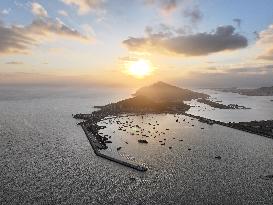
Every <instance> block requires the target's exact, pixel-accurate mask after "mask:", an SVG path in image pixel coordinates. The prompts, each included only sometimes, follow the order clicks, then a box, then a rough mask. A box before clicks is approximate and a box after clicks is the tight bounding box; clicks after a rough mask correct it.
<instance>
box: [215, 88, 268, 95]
mask: <svg viewBox="0 0 273 205" xmlns="http://www.w3.org/2000/svg"><path fill="white" fill-rule="evenodd" d="M214 90H217V91H221V92H231V93H238V94H240V95H247V96H273V86H271V87H261V88H255V89H239V88H217V89H214Z"/></svg>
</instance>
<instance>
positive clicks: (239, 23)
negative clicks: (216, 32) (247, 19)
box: [233, 18, 242, 28]
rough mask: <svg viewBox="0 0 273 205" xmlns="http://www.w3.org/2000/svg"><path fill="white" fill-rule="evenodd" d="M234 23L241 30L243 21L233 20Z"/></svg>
mask: <svg viewBox="0 0 273 205" xmlns="http://www.w3.org/2000/svg"><path fill="white" fill-rule="evenodd" d="M233 21H234V22H235V23H236V25H237V26H238V28H241V24H242V19H239V18H235V19H233Z"/></svg>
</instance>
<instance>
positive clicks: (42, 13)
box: [31, 2, 48, 17]
mask: <svg viewBox="0 0 273 205" xmlns="http://www.w3.org/2000/svg"><path fill="white" fill-rule="evenodd" d="M31 11H32V13H33V14H34V15H36V16H39V17H47V16H48V14H47V11H46V10H45V8H44V7H43V6H42V5H41V4H39V3H36V2H34V3H32V4H31Z"/></svg>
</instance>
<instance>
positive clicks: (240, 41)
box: [123, 25, 248, 56]
mask: <svg viewBox="0 0 273 205" xmlns="http://www.w3.org/2000/svg"><path fill="white" fill-rule="evenodd" d="M123 44H124V45H125V46H127V48H128V49H129V50H132V51H145V52H161V53H163V54H168V53H171V54H182V55H185V56H201V55H208V54H211V53H216V52H220V51H226V50H236V49H240V48H245V47H247V45H248V40H247V39H246V37H245V36H243V35H241V34H238V33H235V28H234V27H233V26H230V25H229V26H219V27H217V28H216V31H214V32H211V33H196V34H190V35H177V34H176V35H175V36H169V37H166V36H165V37H161V36H159V37H158V36H156V37H155V36H153V35H152V36H148V37H140V38H135V37H129V38H128V39H126V40H124V41H123Z"/></svg>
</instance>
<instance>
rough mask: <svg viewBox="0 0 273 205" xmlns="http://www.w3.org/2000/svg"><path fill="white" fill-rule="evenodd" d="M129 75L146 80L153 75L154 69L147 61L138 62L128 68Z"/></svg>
mask: <svg viewBox="0 0 273 205" xmlns="http://www.w3.org/2000/svg"><path fill="white" fill-rule="evenodd" d="M128 71H129V74H131V75H133V76H135V77H137V78H144V77H145V76H148V75H150V74H151V72H152V69H151V67H150V64H149V62H148V61H146V60H138V61H136V62H133V63H132V64H131V65H130V66H129V68H128Z"/></svg>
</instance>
